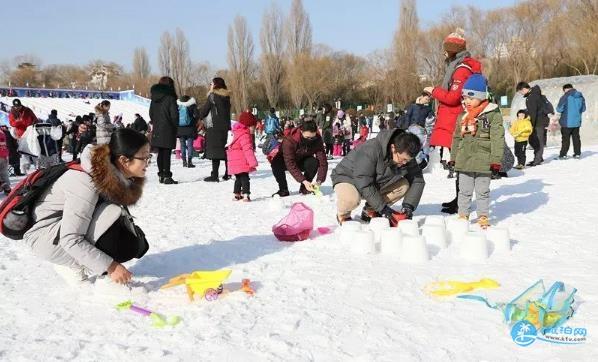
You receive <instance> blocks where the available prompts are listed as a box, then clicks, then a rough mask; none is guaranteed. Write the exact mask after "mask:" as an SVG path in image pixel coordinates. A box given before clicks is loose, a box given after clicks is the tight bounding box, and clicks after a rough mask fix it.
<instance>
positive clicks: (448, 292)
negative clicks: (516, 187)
mask: <svg viewBox="0 0 598 362" xmlns="http://www.w3.org/2000/svg"><path fill="white" fill-rule="evenodd" d="M498 287H500V284H498V282H497V281H495V280H492V279H487V278H484V279H480V280H478V281H477V282H459V281H456V280H446V281H440V282H433V283H430V284H428V285H426V287H425V288H424V291H425V292H426V293H428V294H430V295H433V296H436V297H449V296H453V295H456V294H461V293H467V292H471V291H473V290H476V289H494V288H498Z"/></svg>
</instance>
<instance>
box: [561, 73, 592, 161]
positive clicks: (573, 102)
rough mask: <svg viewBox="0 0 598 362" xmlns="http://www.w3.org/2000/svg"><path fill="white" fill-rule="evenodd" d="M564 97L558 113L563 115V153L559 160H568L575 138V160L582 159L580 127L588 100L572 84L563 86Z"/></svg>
mask: <svg viewBox="0 0 598 362" xmlns="http://www.w3.org/2000/svg"><path fill="white" fill-rule="evenodd" d="M563 92H565V94H563V96H562V97H561V99H560V100H559V105H558V106H557V107H556V111H557V112H559V113H560V114H561V119H560V121H559V123H560V124H561V135H562V142H561V153H560V154H559V160H565V159H567V152H569V142H570V140H571V138H573V158H580V157H581V140H580V139H579V127H581V114H582V113H583V112H585V111H586V100H585V99H584V97H583V94H581V92H579V91H577V90H576V89H575V88H573V86H572V85H571V84H565V85H564V86H563Z"/></svg>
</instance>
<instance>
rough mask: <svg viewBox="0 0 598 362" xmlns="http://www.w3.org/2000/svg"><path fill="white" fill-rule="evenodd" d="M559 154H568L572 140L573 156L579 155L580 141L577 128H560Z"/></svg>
mask: <svg viewBox="0 0 598 362" xmlns="http://www.w3.org/2000/svg"><path fill="white" fill-rule="evenodd" d="M561 136H562V141H561V154H560V156H566V155H567V152H569V145H570V142H571V138H573V155H575V156H578V155H581V139H580V138H579V127H571V128H570V127H562V128H561Z"/></svg>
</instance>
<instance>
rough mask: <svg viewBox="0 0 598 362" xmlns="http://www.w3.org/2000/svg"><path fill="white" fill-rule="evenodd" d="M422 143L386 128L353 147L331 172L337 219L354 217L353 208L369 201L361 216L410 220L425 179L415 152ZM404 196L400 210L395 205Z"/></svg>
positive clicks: (339, 220)
mask: <svg viewBox="0 0 598 362" xmlns="http://www.w3.org/2000/svg"><path fill="white" fill-rule="evenodd" d="M420 148H421V143H420V140H419V138H417V136H415V135H413V134H411V133H407V132H404V131H403V130H400V129H393V130H383V131H380V133H379V134H378V136H377V137H376V138H374V139H371V140H369V141H367V142H366V143H365V144H364V145H362V146H361V147H359V148H358V149H356V150H353V151H352V152H351V153H349V155H348V156H346V157H345V158H344V159H343V160H342V161H341V162H340V163H339V164H338V166H337V167H336V168H335V169H334V170H333V171H332V183H333V185H334V192H335V193H336V197H337V220H338V222H339V223H340V224H342V223H343V222H344V221H348V220H351V211H353V210H354V209H355V208H357V207H358V206H359V204H360V202H361V200H362V199H365V200H366V204H365V207H364V209H363V211H362V213H361V218H362V219H363V220H365V221H369V220H370V219H371V218H372V217H379V216H383V217H386V218H388V220H389V222H390V224H391V226H396V225H397V224H398V222H399V221H401V220H404V219H410V218H411V217H412V215H413V212H414V211H415V209H416V208H417V206H418V205H419V200H420V198H421V196H422V193H423V190H424V186H425V181H424V177H423V175H422V171H421V168H420V167H419V166H418V165H417V162H416V160H415V158H414V157H415V155H417V153H418V152H419V151H420ZM400 199H403V205H402V208H401V211H400V212H396V211H395V210H393V209H392V208H391V207H390V206H392V205H393V204H394V203H395V202H397V201H398V200H400Z"/></svg>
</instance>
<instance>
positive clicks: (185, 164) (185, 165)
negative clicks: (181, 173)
mask: <svg viewBox="0 0 598 362" xmlns="http://www.w3.org/2000/svg"><path fill="white" fill-rule="evenodd" d="M183 167H184V168H186V167H187V161H185V160H183Z"/></svg>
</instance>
